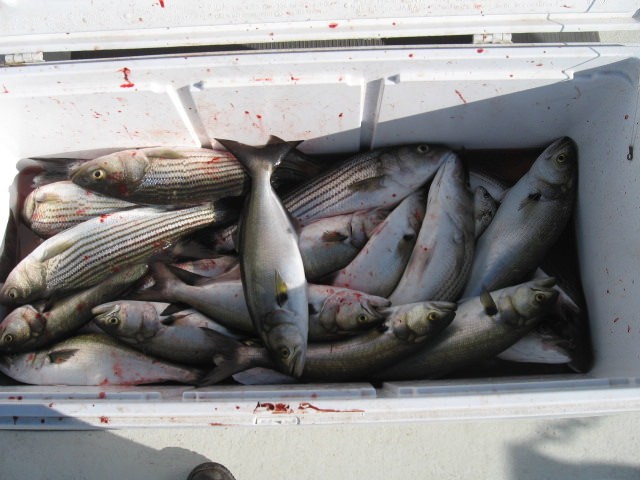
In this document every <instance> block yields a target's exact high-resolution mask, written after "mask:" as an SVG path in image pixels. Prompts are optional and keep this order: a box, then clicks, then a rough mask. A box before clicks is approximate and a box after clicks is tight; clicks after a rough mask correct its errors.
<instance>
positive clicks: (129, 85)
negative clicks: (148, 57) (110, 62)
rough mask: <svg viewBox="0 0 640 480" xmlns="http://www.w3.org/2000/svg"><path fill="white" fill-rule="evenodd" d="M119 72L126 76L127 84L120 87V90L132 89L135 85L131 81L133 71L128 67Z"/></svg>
mask: <svg viewBox="0 0 640 480" xmlns="http://www.w3.org/2000/svg"><path fill="white" fill-rule="evenodd" d="M118 71H119V72H122V75H123V76H124V82H125V83H123V84H121V85H120V88H131V87H133V86H134V85H135V83H133V82H132V81H131V80H129V74H130V73H131V70H129V69H128V68H127V67H124V68H121V69H120V70H118Z"/></svg>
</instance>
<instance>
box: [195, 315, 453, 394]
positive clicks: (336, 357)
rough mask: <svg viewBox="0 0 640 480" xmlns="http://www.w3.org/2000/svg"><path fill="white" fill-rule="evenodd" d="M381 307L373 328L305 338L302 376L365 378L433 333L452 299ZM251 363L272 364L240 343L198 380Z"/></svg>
mask: <svg viewBox="0 0 640 480" xmlns="http://www.w3.org/2000/svg"><path fill="white" fill-rule="evenodd" d="M384 312H385V317H386V318H385V321H384V324H383V325H382V326H381V328H379V329H374V330H371V331H369V332H367V333H364V334H362V335H358V336H357V337H354V338H351V339H348V340H343V341H338V342H328V343H311V344H309V347H308V351H307V361H306V362H305V367H304V371H303V373H302V378H303V379H304V380H306V381H309V380H311V381H315V380H320V381H345V380H355V379H361V378H367V377H368V376H369V375H370V374H372V373H373V372H375V371H377V370H379V369H381V368H384V366H388V365H391V364H393V363H394V362H396V361H398V360H400V359H402V358H405V357H407V356H408V355H411V354H412V353H414V352H416V351H418V350H419V349H420V348H421V346H422V345H423V343H425V342H428V341H429V340H430V339H433V338H437V337H438V336H439V335H440V334H441V332H442V331H443V330H446V327H447V325H449V324H450V323H451V321H452V320H453V318H454V316H455V312H456V304H455V303H450V302H424V303H415V304H409V305H401V306H399V307H389V308H387V309H385V311H384ZM253 367H263V368H265V367H266V368H273V367H274V364H273V363H272V362H270V359H269V357H268V354H267V352H266V350H265V349H263V348H259V347H245V348H244V349H239V350H237V351H236V352H234V356H232V357H231V358H222V359H218V361H217V362H216V367H215V368H214V369H213V370H212V371H211V372H210V373H209V374H208V375H207V376H206V377H205V378H204V379H203V381H202V385H208V384H212V383H217V382H219V381H221V380H223V379H224V378H226V377H228V376H230V375H234V374H236V373H238V372H241V371H244V370H248V369H250V368H253ZM284 373H286V372H284Z"/></svg>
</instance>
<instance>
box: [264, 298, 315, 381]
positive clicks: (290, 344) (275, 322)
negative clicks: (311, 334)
mask: <svg viewBox="0 0 640 480" xmlns="http://www.w3.org/2000/svg"><path fill="white" fill-rule="evenodd" d="M265 320H266V321H265V322H263V325H264V326H265V327H266V328H265V331H264V339H265V344H266V346H267V348H268V350H269V352H271V355H272V357H273V359H274V360H275V361H276V362H277V363H278V364H279V365H280V366H281V367H282V368H283V369H284V372H285V373H287V374H288V375H291V376H293V377H296V378H299V377H300V376H301V375H302V372H303V370H304V363H305V359H306V356H307V336H306V335H305V334H304V332H302V329H301V328H300V327H299V325H298V324H296V323H295V322H294V321H293V319H292V313H291V312H289V311H287V310H284V309H278V310H274V311H273V312H271V314H269V318H267V319H265Z"/></svg>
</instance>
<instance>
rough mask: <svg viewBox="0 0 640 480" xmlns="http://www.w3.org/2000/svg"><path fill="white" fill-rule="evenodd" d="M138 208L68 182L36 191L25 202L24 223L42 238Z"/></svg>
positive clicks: (51, 184) (48, 185) (56, 183)
mask: <svg viewBox="0 0 640 480" xmlns="http://www.w3.org/2000/svg"><path fill="white" fill-rule="evenodd" d="M133 207H136V204H134V203H131V202H126V201H124V200H119V199H117V198H113V197H108V196H105V195H101V194H99V193H95V192H91V191H90V190H86V189H84V188H82V187H80V186H78V185H76V184H74V183H72V182H70V181H68V180H66V181H61V182H55V183H49V184H47V185H43V186H41V187H38V188H36V189H35V190H33V191H32V192H31V193H29V195H27V198H25V200H24V204H23V206H22V220H23V221H24V223H25V224H26V225H27V226H28V227H29V228H31V230H32V231H33V232H34V233H35V234H36V235H38V236H40V237H42V238H49V237H51V236H53V235H55V234H56V233H60V232H62V231H63V230H66V229H67V228H71V227H74V226H76V225H78V224H79V223H82V222H84V221H85V220H89V219H90V218H93V217H97V216H99V215H102V214H104V213H111V212H115V211H118V210H124V209H127V208H133Z"/></svg>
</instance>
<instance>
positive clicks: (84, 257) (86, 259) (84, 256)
mask: <svg viewBox="0 0 640 480" xmlns="http://www.w3.org/2000/svg"><path fill="white" fill-rule="evenodd" d="M90 258H91V257H90V256H89V255H83V256H82V260H84V261H85V262H86V261H88V260H89V259H90Z"/></svg>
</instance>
